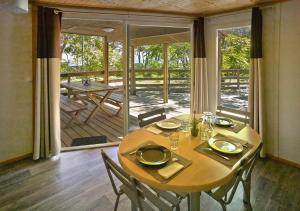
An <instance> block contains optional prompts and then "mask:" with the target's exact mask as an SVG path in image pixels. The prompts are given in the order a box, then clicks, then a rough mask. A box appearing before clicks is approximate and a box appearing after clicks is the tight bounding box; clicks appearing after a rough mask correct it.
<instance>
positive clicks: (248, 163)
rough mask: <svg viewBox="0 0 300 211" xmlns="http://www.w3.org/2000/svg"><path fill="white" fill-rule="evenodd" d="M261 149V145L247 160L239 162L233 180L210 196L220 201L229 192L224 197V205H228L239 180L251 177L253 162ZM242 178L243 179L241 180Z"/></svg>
mask: <svg viewBox="0 0 300 211" xmlns="http://www.w3.org/2000/svg"><path fill="white" fill-rule="evenodd" d="M261 148H262V143H260V145H259V146H258V148H257V149H256V150H255V151H254V152H253V153H252V154H251V155H250V156H249V157H247V158H245V159H243V160H241V162H240V166H239V168H238V169H237V170H236V172H235V175H234V176H233V178H232V179H231V180H230V181H229V182H228V183H226V184H225V185H223V186H221V187H219V188H218V189H217V190H216V191H215V192H214V193H213V194H212V195H213V197H214V198H215V199H217V200H220V199H222V198H223V197H224V196H225V195H227V193H228V192H229V191H230V190H231V192H230V195H229V197H226V202H225V203H226V204H228V203H230V202H231V201H232V199H233V196H234V194H235V191H236V189H237V187H238V185H239V183H240V181H241V180H246V179H248V178H249V177H250V176H251V173H252V170H253V168H254V165H255V162H256V161H257V159H258V157H259V153H260V151H261ZM243 176H244V178H243Z"/></svg>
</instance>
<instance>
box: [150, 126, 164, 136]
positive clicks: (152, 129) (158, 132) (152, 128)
mask: <svg viewBox="0 0 300 211" xmlns="http://www.w3.org/2000/svg"><path fill="white" fill-rule="evenodd" d="M147 130H148V131H150V132H151V133H154V134H160V133H162V130H160V129H158V128H156V127H153V126H150V127H148V128H147Z"/></svg>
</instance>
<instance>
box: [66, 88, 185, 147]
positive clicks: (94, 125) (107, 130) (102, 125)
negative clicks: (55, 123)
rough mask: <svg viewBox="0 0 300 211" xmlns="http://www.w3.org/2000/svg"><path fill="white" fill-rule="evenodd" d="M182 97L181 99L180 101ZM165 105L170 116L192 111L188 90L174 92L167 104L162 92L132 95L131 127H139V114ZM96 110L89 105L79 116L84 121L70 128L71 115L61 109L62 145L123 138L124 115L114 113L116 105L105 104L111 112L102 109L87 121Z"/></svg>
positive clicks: (67, 145) (111, 140)
mask: <svg viewBox="0 0 300 211" xmlns="http://www.w3.org/2000/svg"><path fill="white" fill-rule="evenodd" d="M178 99H180V100H178ZM161 107H164V108H165V109H166V111H167V117H168V118H170V117H173V116H177V115H179V114H183V113H188V112H189V95H188V94H186V93H181V94H172V95H170V100H169V103H167V104H164V103H163V101H162V96H160V94H159V93H158V94H157V93H154V94H153V93H149V92H148V93H146V94H145V93H142V92H140V93H138V94H137V95H135V96H131V99H130V111H129V114H130V118H129V124H130V128H132V129H133V128H137V127H138V121H137V115H138V114H140V113H143V112H146V111H149V110H152V109H156V108H161ZM92 109H93V105H90V104H89V106H88V110H85V111H83V112H81V113H80V115H79V119H80V120H81V122H82V124H76V123H74V124H72V125H71V127H68V128H66V127H65V125H66V123H67V122H68V121H69V120H70V117H69V116H68V115H67V114H66V113H64V112H63V111H61V128H62V129H61V144H62V147H69V146H71V143H72V140H73V139H74V138H80V137H91V136H99V135H105V136H106V137H107V140H108V142H117V141H120V140H121V138H122V137H123V114H122V113H120V114H119V115H118V116H114V115H112V114H114V113H116V108H115V107H113V106H109V105H105V109H106V110H107V111H108V112H104V111H103V110H99V111H98V112H97V113H96V115H95V116H93V117H92V118H91V119H90V121H89V122H88V123H84V120H85V119H86V118H87V116H88V115H89V114H90V112H91V110H92Z"/></svg>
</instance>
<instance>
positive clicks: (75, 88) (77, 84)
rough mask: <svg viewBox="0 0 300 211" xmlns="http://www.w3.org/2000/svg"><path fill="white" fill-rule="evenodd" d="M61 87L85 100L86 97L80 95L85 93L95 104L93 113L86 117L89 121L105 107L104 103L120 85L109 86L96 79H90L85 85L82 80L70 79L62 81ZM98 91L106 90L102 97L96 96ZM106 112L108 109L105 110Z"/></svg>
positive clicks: (69, 93)
mask: <svg viewBox="0 0 300 211" xmlns="http://www.w3.org/2000/svg"><path fill="white" fill-rule="evenodd" d="M61 87H63V88H66V89H67V90H68V95H69V96H70V95H73V97H74V98H76V99H79V100H82V101H84V100H85V99H84V98H82V97H81V96H80V94H84V95H86V96H87V98H88V100H89V101H90V102H91V103H93V104H94V105H95V107H94V108H93V110H92V111H91V113H90V114H89V115H88V117H87V118H86V120H85V122H88V121H89V120H90V119H91V118H92V117H93V116H94V115H95V114H96V112H97V111H98V110H99V109H101V108H102V109H103V111H105V109H104V108H103V104H104V103H105V101H106V100H107V99H108V98H109V96H110V95H111V94H112V92H113V91H115V90H117V89H118V87H113V86H109V85H107V84H103V83H100V82H96V81H90V82H89V84H88V85H84V84H83V83H82V82H81V81H70V82H63V83H61ZM97 92H106V94H105V95H104V96H103V98H102V99H99V98H98V97H96V96H95V94H96V93H97ZM105 112H106V111H105Z"/></svg>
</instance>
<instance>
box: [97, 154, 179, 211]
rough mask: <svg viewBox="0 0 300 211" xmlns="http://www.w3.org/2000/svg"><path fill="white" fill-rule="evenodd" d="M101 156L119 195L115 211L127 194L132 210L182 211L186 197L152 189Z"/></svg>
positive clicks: (109, 159)
mask: <svg viewBox="0 0 300 211" xmlns="http://www.w3.org/2000/svg"><path fill="white" fill-rule="evenodd" d="M101 155H102V158H103V161H104V163H105V166H106V170H107V173H108V176H109V179H110V182H111V184H112V187H113V190H114V192H115V194H116V195H117V199H116V202H115V206H114V211H116V210H117V208H118V204H119V199H120V196H121V195H122V194H126V195H127V196H128V198H129V199H130V200H131V206H132V210H137V209H139V210H141V211H143V210H147V211H151V210H152V211H154V210H157V208H158V209H159V210H163V211H173V210H174V209H176V210H177V211H179V210H180V208H179V204H180V202H181V199H183V198H184V197H185V195H183V196H180V195H179V194H173V193H170V192H165V191H159V192H156V190H155V189H153V188H150V187H149V186H146V185H144V184H142V183H141V182H139V181H137V180H136V179H135V178H134V177H132V176H130V175H129V174H127V173H126V172H125V171H124V170H123V169H122V168H121V167H120V166H118V165H117V164H116V163H115V162H114V161H113V160H112V159H111V158H109V156H108V155H107V154H106V153H105V152H104V151H103V150H102V151H101ZM113 175H114V176H115V177H116V178H118V180H119V181H121V183H122V185H120V187H117V185H116V183H115V181H114V177H113Z"/></svg>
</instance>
